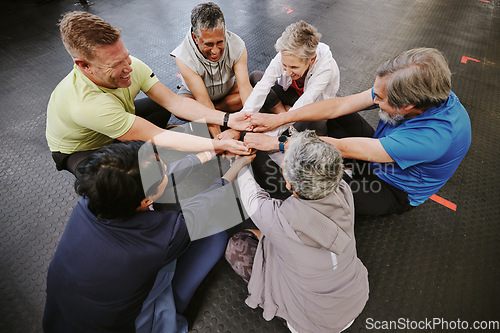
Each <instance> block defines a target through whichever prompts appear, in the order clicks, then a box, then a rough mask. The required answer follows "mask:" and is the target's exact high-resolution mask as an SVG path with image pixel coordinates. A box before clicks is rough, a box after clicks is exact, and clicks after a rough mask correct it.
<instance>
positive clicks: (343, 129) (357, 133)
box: [326, 112, 375, 139]
mask: <svg viewBox="0 0 500 333" xmlns="http://www.w3.org/2000/svg"><path fill="white" fill-rule="evenodd" d="M326 126H327V132H328V136H329V137H331V138H337V139H342V138H347V137H369V138H372V137H373V135H374V134H375V130H374V129H373V127H372V126H371V125H370V124H369V123H368V122H367V121H366V120H365V118H363V117H362V116H361V115H360V114H359V113H357V112H356V113H351V114H347V115H345V116H341V117H338V118H334V119H328V120H327V122H326Z"/></svg>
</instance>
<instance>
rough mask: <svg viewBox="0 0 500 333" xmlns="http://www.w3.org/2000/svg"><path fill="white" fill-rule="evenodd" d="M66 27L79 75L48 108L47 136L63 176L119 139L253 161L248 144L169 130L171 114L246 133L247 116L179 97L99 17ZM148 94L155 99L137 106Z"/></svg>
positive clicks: (75, 19) (68, 19)
mask: <svg viewBox="0 0 500 333" xmlns="http://www.w3.org/2000/svg"><path fill="white" fill-rule="evenodd" d="M59 25H60V31H61V37H62V40H63V43H64V46H65V47H66V50H67V51H68V53H69V54H70V55H71V57H72V58H73V61H74V68H73V70H72V71H71V72H70V73H69V74H68V75H67V76H66V77H65V78H64V79H63V80H62V81H61V82H60V83H59V84H58V85H57V87H56V88H55V89H54V91H53V93H52V95H51V97H50V101H49V104H48V107H47V129H46V137H47V142H48V144H49V148H50V150H51V151H52V156H53V158H54V161H55V162H56V166H57V168H58V170H64V169H66V170H69V171H70V172H72V173H73V174H75V173H76V169H77V167H78V165H79V164H80V163H81V162H82V161H84V160H85V159H86V158H87V157H88V156H89V155H90V154H91V153H92V152H93V151H94V150H96V149H99V148H101V147H103V146H104V145H107V144H109V143H111V142H113V141H114V140H119V141H127V140H144V141H148V140H151V139H153V140H154V142H155V144H157V145H161V146H165V147H168V148H172V149H176V150H184V151H201V150H214V151H216V152H223V151H229V152H231V153H235V154H248V149H247V148H246V147H245V146H244V145H243V143H241V142H238V141H235V140H210V139H207V138H202V137H197V136H192V135H188V134H184V133H178V132H174V131H167V130H165V129H163V128H164V127H165V125H166V124H167V122H168V118H169V117H170V112H172V113H173V114H174V115H176V116H179V117H182V118H184V119H187V120H190V121H197V122H204V123H208V124H216V125H225V126H229V127H233V128H235V129H240V130H245V129H246V128H247V122H246V115H244V114H241V113H240V114H231V115H229V114H227V113H224V112H221V111H217V110H213V109H210V108H208V107H206V106H203V105H202V104H200V103H198V102H196V101H194V100H192V99H187V98H182V97H181V96H179V95H177V94H175V93H173V92H172V91H171V90H170V89H168V88H167V87H166V86H165V85H163V84H162V83H161V82H160V81H159V80H158V78H157V77H156V75H155V74H154V73H153V71H152V70H151V69H150V68H149V67H148V66H147V65H146V64H144V63H143V62H142V61H140V60H139V59H137V58H134V57H132V56H130V53H129V52H128V50H127V48H126V47H125V45H124V44H123V41H122V40H121V30H120V29H118V28H116V27H113V26H112V25H111V24H109V23H108V22H106V21H104V20H102V19H101V18H99V17H97V16H95V15H92V14H89V13H86V12H78V11H75V12H71V13H68V14H66V15H65V16H64V17H63V18H62V20H61V21H60V23H59ZM140 91H143V92H144V93H145V94H146V95H147V97H148V98H146V99H143V100H139V101H135V97H136V96H137V95H138V94H139V92H140ZM143 104H144V105H145V107H140V105H143ZM167 110H169V111H170V112H169V111H167ZM150 120H151V121H150ZM159 126H161V127H159Z"/></svg>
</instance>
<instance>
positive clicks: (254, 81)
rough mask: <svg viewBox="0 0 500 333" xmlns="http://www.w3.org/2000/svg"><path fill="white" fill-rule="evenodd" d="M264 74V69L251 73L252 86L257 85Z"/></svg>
mask: <svg viewBox="0 0 500 333" xmlns="http://www.w3.org/2000/svg"><path fill="white" fill-rule="evenodd" d="M262 76H264V72H263V71H253V72H252V73H250V76H249V79H250V84H251V85H252V87H255V85H256V84H257V82H259V81H260V80H261V79H262Z"/></svg>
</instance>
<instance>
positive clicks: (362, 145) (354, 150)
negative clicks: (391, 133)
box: [321, 137, 394, 163]
mask: <svg viewBox="0 0 500 333" xmlns="http://www.w3.org/2000/svg"><path fill="white" fill-rule="evenodd" d="M321 140H323V141H325V142H327V143H329V144H331V145H333V146H335V147H337V149H338V150H339V151H340V154H341V155H342V157H343V158H355V159H357V160H363V161H370V162H378V163H388V162H394V160H393V158H392V157H391V156H390V155H389V154H388V153H387V151H386V150H385V149H384V146H382V143H380V140H379V139H373V138H358V137H353V138H343V139H335V138H330V137H321Z"/></svg>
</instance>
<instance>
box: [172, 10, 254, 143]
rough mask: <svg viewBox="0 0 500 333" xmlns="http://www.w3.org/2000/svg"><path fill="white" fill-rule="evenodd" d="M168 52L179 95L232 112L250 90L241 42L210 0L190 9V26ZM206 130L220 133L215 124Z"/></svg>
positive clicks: (243, 101)
mask: <svg viewBox="0 0 500 333" xmlns="http://www.w3.org/2000/svg"><path fill="white" fill-rule="evenodd" d="M170 55H171V56H172V57H174V58H175V63H176V64H177V67H178V68H179V72H180V74H181V79H182V84H181V86H180V89H179V92H178V93H179V94H180V95H181V96H183V97H187V98H191V99H195V100H197V101H198V102H200V103H201V104H203V105H205V106H206V107H208V108H211V109H216V110H221V111H225V112H235V111H239V110H241V108H242V106H243V104H244V103H245V101H246V100H247V98H248V96H249V95H250V93H251V92H252V86H251V85H250V81H249V79H248V68H247V49H246V47H245V43H244V42H243V40H242V39H241V38H240V37H239V36H237V35H236V34H234V33H233V32H231V31H229V30H227V29H226V23H225V20H224V14H222V11H221V9H220V8H219V6H217V5H216V4H214V3H213V2H206V3H200V4H198V5H196V6H195V7H194V8H193V10H192V11H191V28H190V30H189V32H188V34H187V36H186V37H185V38H184V40H183V41H182V43H181V44H180V45H179V46H178V47H177V48H176V49H175V50H173V51H172V52H171V53H170ZM209 130H210V133H211V134H212V136H213V137H216V136H217V135H218V134H219V133H220V127H219V126H217V125H210V126H209Z"/></svg>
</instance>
